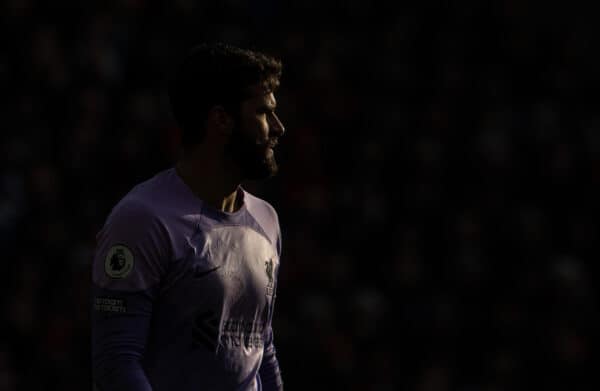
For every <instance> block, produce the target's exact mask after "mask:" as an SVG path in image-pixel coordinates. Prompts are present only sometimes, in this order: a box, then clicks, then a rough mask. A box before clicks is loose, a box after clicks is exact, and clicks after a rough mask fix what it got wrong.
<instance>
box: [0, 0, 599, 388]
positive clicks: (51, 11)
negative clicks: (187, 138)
mask: <svg viewBox="0 0 600 391" xmlns="http://www.w3.org/2000/svg"><path fill="white" fill-rule="evenodd" d="M297 3H299V4H292V3H291V2H290V3H288V2H275V1H272V0H257V1H252V2H247V3H246V2H242V1H237V0H228V1H224V2H202V3H201V2H195V1H191V0H177V1H172V2H160V1H150V0H110V1H100V0H96V1H86V2H77V1H72V0H71V1H69V0H62V1H53V2H42V1H35V0H6V1H4V2H2V3H0V33H1V34H0V36H1V37H2V45H0V85H1V86H2V91H3V93H2V94H1V95H0V102H1V103H0V104H1V106H0V107H1V108H2V124H3V126H2V131H1V132H0V140H1V141H2V143H1V150H0V152H1V153H0V161H1V162H2V164H1V165H0V248H1V249H2V253H1V254H2V263H1V265H2V269H1V270H2V272H1V273H0V279H1V284H0V295H1V296H0V297H1V299H0V303H1V305H2V310H1V311H0V390H61V391H70V390H82V389H90V388H91V385H90V349H89V320H88V316H89V304H88V303H89V279H90V262H91V259H92V255H93V251H94V246H95V234H96V233H97V232H98V230H99V229H100V227H101V226H102V224H103V222H104V220H105V218H106V216H107V214H108V213H109V211H110V209H111V207H112V206H113V205H114V204H115V203H116V202H117V201H118V200H119V199H120V198H121V197H122V196H123V195H124V194H125V193H126V192H127V191H128V190H129V189H130V188H131V187H132V186H133V185H135V184H136V183H138V182H140V181H142V180H145V179H147V178H149V177H151V176H152V175H154V174H155V173H156V172H158V171H160V170H162V169H165V168H168V167H169V166H171V165H172V164H173V162H174V161H175V159H176V158H177V154H178V140H179V133H178V129H177V127H176V125H175V123H174V121H173V119H172V117H171V114H170V111H169V106H168V99H167V96H166V92H165V87H166V80H167V78H168V75H169V74H170V72H171V71H172V69H173V67H174V66H175V65H177V63H178V61H179V60H180V59H181V58H182V56H183V55H184V54H185V52H186V51H187V49H188V48H189V47H190V46H191V45H193V44H196V43H199V42H202V41H215V40H220V41H225V42H228V43H232V44H236V45H240V46H244V47H248V48H256V49H260V50H264V51H267V52H269V53H271V54H274V55H276V56H278V57H280V58H281V59H282V60H283V63H284V74H283V79H282V85H281V88H280V90H279V91H278V93H277V97H278V101H279V109H278V111H279V115H280V117H281V118H282V120H283V121H284V123H285V124H286V125H287V133H286V135H285V137H284V139H282V144H281V146H280V148H279V152H278V154H279V155H278V160H279V161H280V166H281V172H280V175H279V176H278V177H276V178H274V179H273V180H271V181H269V182H265V183H248V184H246V187H247V188H248V189H249V190H250V191H252V192H254V193H256V194H257V195H259V196H261V197H263V198H265V199H267V200H268V201H269V202H270V203H271V204H273V205H274V206H275V207H276V209H277V210H278V212H279V215H280V220H281V225H282V230H283V239H284V242H283V256H282V266H281V269H280V275H279V278H280V281H279V284H278V296H277V304H276V307H275V319H274V330H275V343H276V346H277V349H278V356H279V360H280V364H281V367H282V372H283V376H284V381H285V384H286V389H287V390H319V389H330V390H351V391H354V390H356V391H358V390H374V391H388V390H414V391H448V390H462V391H479V390H481V391H500V390H596V389H598V388H597V387H598V386H599V384H598V383H599V382H598V380H597V374H596V368H595V367H594V366H593V365H592V363H593V362H594V358H595V350H596V349H595V348H596V347H597V344H598V334H599V333H598V329H599V323H598V320H599V319H598V311H597V304H598V303H597V301H596V298H597V287H596V285H597V281H598V270H597V269H598V266H597V264H596V263H595V261H597V260H598V255H599V251H598V250H599V247H600V244H599V241H598V239H599V238H598V233H599V232H598V218H599V217H600V216H599V213H598V206H597V202H598V200H599V199H600V110H598V105H597V99H595V96H594V94H593V92H594V91H598V86H599V84H600V83H599V79H600V78H599V76H598V74H597V73H596V72H597V69H600V67H599V65H600V64H599V60H598V56H597V55H595V54H594V51H595V50H596V47H597V46H598V39H597V38H596V37H595V35H594V25H595V24H596V21H595V19H594V14H593V13H591V12H590V11H589V10H585V9H581V8H576V7H575V5H573V6H570V7H567V6H564V4H563V5H561V6H560V7H559V6H558V5H554V3H540V4H533V3H532V2H518V1H513V0H503V1H498V2H494V4H489V3H488V2H477V1H474V0H468V1H465V2H460V5H459V4H456V5H449V3H447V2H433V1H425V2H418V4H416V3H413V4H410V5H400V4H396V5H388V6H385V5H383V4H379V5H378V4H377V2H359V1H355V0H349V1H346V2H341V1H329V2H323V1H315V0H307V1H303V2H297Z"/></svg>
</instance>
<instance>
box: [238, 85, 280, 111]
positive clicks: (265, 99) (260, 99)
mask: <svg viewBox="0 0 600 391" xmlns="http://www.w3.org/2000/svg"><path fill="white" fill-rule="evenodd" d="M249 92H250V97H249V98H248V99H246V101H245V102H244V103H248V104H250V105H267V106H270V107H274V106H275V105H276V104H277V100H276V99H275V95H274V94H273V91H269V90H267V89H265V88H264V87H263V86H260V85H254V86H252V87H250V88H249Z"/></svg>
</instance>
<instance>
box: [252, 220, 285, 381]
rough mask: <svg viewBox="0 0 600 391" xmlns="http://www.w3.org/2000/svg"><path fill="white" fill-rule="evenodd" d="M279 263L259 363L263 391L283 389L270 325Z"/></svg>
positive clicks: (278, 230)
mask: <svg viewBox="0 0 600 391" xmlns="http://www.w3.org/2000/svg"><path fill="white" fill-rule="evenodd" d="M273 214H274V217H275V224H274V225H275V227H276V232H277V237H276V240H275V248H276V250H277V256H278V258H279V260H280V262H281V247H282V246H281V230H280V228H279V220H278V218H277V214H276V213H275V211H274V210H273ZM280 266H281V263H280V264H279V266H278V267H277V269H276V271H275V276H276V277H275V289H274V296H273V299H272V300H273V303H272V305H273V308H272V309H271V316H270V317H269V321H268V325H267V329H266V338H265V344H264V352H263V359H262V362H261V365H260V369H259V371H258V374H259V376H260V380H261V384H262V389H263V390H264V391H282V390H283V379H282V377H281V370H280V368H279V361H278V360H277V352H276V350H275V344H274V343H273V328H272V326H271V321H272V316H273V311H274V307H275V298H276V297H277V285H279V284H278V282H279V267H280Z"/></svg>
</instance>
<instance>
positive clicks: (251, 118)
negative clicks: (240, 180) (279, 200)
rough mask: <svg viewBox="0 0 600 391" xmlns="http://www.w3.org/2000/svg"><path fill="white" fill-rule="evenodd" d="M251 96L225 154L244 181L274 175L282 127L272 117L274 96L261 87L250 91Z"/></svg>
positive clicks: (274, 104)
mask: <svg viewBox="0 0 600 391" xmlns="http://www.w3.org/2000/svg"><path fill="white" fill-rule="evenodd" d="M251 93H252V95H251V97H250V98H248V99H246V100H244V101H243V102H242V103H241V106H240V115H239V118H237V119H236V123H235V125H234V129H233V132H232V138H231V141H230V143H229V145H228V150H229V151H230V153H231V154H232V158H233V159H234V161H236V163H237V164H238V166H239V167H240V169H241V171H242V173H243V176H244V179H251V180H258V179H266V178H269V177H271V176H273V175H275V174H276V173H277V170H278V167H277V162H276V161H275V154H274V151H273V149H274V148H275V146H276V145H277V143H278V140H279V137H280V136H281V135H283V133H284V127H283V124H282V123H281V121H280V120H279V118H278V117H277V115H276V114H275V108H276V105H277V102H276V100H275V96H274V95H273V93H272V92H269V91H265V90H264V88H263V87H262V86H254V87H252V88H251Z"/></svg>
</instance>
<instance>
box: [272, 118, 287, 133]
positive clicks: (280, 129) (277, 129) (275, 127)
mask: <svg viewBox="0 0 600 391" xmlns="http://www.w3.org/2000/svg"><path fill="white" fill-rule="evenodd" d="M270 128H271V129H270V130H271V132H272V133H273V134H274V135H275V136H277V137H281V136H283V134H284V133H285V127H284V126H283V123H282V122H281V120H279V117H277V115H276V114H275V113H273V115H272V116H271V126H270Z"/></svg>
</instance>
